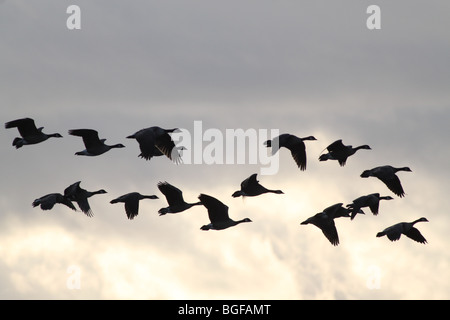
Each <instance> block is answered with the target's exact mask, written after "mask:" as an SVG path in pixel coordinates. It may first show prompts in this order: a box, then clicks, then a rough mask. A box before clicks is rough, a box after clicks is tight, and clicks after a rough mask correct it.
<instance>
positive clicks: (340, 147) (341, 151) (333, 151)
mask: <svg viewBox="0 0 450 320" xmlns="http://www.w3.org/2000/svg"><path fill="white" fill-rule="evenodd" d="M361 149H366V150H371V148H370V147H369V146H368V145H366V144H365V145H361V146H358V147H355V148H353V146H350V145H348V146H346V145H344V144H343V143H342V139H339V140H336V141H335V142H333V143H332V144H330V145H329V146H328V147H327V150H328V153H325V154H322V155H321V156H320V157H319V161H327V160H337V161H338V162H339V165H340V166H341V167H343V166H345V163H346V162H347V158H348V157H350V156H352V155H354V154H355V153H356V151H358V150H361Z"/></svg>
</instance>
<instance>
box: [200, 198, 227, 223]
mask: <svg viewBox="0 0 450 320" xmlns="http://www.w3.org/2000/svg"><path fill="white" fill-rule="evenodd" d="M198 199H199V200H200V202H201V203H202V204H203V205H204V206H205V207H206V209H207V210H208V216H209V220H210V221H211V222H212V223H216V222H220V221H226V220H228V219H229V216H228V207H227V206H226V205H225V204H223V203H222V202H221V201H219V200H217V199H216V198H214V197H211V196H208V195H206V194H200V195H199V197H198Z"/></svg>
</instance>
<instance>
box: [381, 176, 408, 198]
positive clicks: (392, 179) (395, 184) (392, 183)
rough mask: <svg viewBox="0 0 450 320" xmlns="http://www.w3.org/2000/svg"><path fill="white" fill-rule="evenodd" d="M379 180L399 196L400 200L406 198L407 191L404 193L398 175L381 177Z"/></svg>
mask: <svg viewBox="0 0 450 320" xmlns="http://www.w3.org/2000/svg"><path fill="white" fill-rule="evenodd" d="M378 178H379V179H380V180H381V181H383V183H384V184H385V185H386V186H387V187H388V188H389V190H391V191H392V192H393V193H395V194H396V195H397V196H399V197H400V198H401V197H404V196H405V191H403V187H402V184H401V182H400V179H399V178H398V177H397V175H396V174H392V175H380V176H379V177H378Z"/></svg>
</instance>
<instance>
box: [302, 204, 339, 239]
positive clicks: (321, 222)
mask: <svg viewBox="0 0 450 320" xmlns="http://www.w3.org/2000/svg"><path fill="white" fill-rule="evenodd" d="M300 224H301V225H307V224H312V225H315V226H316V227H317V228H319V229H320V230H322V233H323V234H324V236H325V237H326V238H327V239H328V241H330V243H331V244H332V245H333V246H337V245H338V244H339V235H338V232H337V229H336V225H335V223H334V219H333V218H332V217H330V216H329V215H327V214H326V213H323V212H319V213H316V214H315V215H314V216H312V217H310V218H308V219H306V220H305V221H303V222H302V223H300Z"/></svg>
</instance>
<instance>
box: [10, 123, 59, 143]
mask: <svg viewBox="0 0 450 320" xmlns="http://www.w3.org/2000/svg"><path fill="white" fill-rule="evenodd" d="M5 128H6V129H10V128H17V129H18V130H19V133H20V136H21V138H19V137H17V138H15V139H14V140H13V143H12V145H13V146H15V147H16V149H19V148H21V147H23V146H24V145H30V144H37V143H41V142H44V141H45V140H47V139H49V138H62V135H60V134H59V133H52V134H46V133H43V132H42V129H44V127H40V128H37V127H36V125H35V123H34V120H33V119H31V118H22V119H17V120H13V121H9V122H7V123H5Z"/></svg>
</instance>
